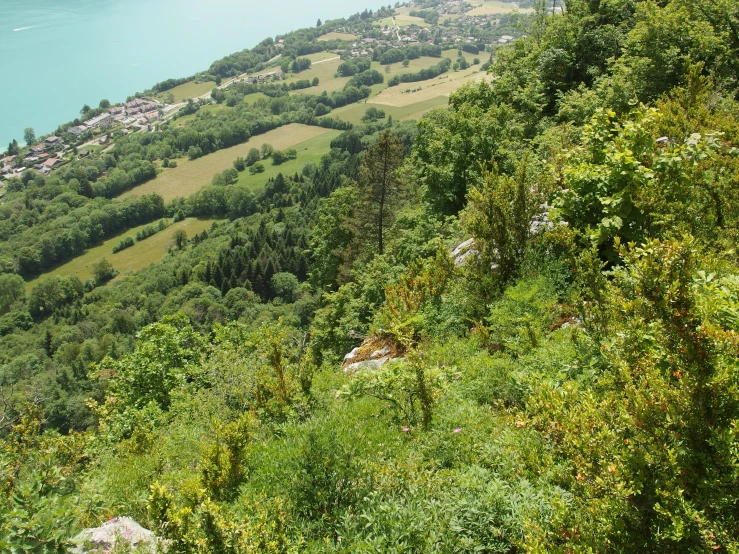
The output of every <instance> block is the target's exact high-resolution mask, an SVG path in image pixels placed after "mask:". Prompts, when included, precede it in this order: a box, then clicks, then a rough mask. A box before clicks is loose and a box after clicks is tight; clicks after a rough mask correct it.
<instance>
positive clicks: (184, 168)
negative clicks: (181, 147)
mask: <svg viewBox="0 0 739 554" xmlns="http://www.w3.org/2000/svg"><path fill="white" fill-rule="evenodd" d="M328 132H329V130H328V129H323V128H321V127H311V126H308V125H300V124H297V123H294V124H291V125H286V126H284V127H280V128H279V129H275V130H274V131H270V132H268V133H265V134H263V135H259V136H256V137H252V138H251V139H250V140H248V141H247V142H245V143H244V144H239V145H237V146H232V147H231V148H224V149H223V150H219V151H218V152H214V153H213V154H209V155H207V156H203V157H202V158H199V159H197V160H193V161H190V160H184V161H182V162H180V163H178V166H177V167H176V168H173V169H166V170H164V171H163V172H162V173H160V174H159V175H158V176H157V177H156V179H153V180H151V181H149V182H148V183H145V184H143V185H141V186H138V187H136V188H134V189H132V190H130V191H128V192H125V193H124V194H122V195H121V197H122V198H126V197H129V196H140V195H143V194H150V193H152V192H155V193H157V194H159V195H160V196H162V197H163V198H164V200H165V201H169V200H172V199H173V198H177V197H188V196H190V195H191V194H192V193H193V192H195V191H196V190H198V189H200V188H201V187H203V186H205V185H207V184H209V183H210V182H211V180H212V179H213V175H215V174H216V173H218V172H219V171H223V170H224V169H226V168H228V167H231V165H232V164H233V161H234V160H235V159H236V158H238V157H239V156H241V157H246V155H247V154H248V152H249V150H250V149H251V148H260V147H261V146H262V144H264V143H269V144H271V145H272V146H274V147H275V148H276V149H278V150H284V149H285V148H291V147H294V146H295V145H297V144H300V143H301V142H304V141H306V140H308V139H311V138H315V137H317V136H320V135H323V134H326V133H328Z"/></svg>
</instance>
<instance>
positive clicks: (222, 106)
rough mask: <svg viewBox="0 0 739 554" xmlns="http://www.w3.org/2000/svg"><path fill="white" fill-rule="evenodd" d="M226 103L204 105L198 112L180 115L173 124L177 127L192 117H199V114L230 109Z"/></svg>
mask: <svg viewBox="0 0 739 554" xmlns="http://www.w3.org/2000/svg"><path fill="white" fill-rule="evenodd" d="M230 109H231V108H229V107H228V106H226V104H210V105H209V106H203V107H202V108H200V109H199V110H198V111H197V112H196V113H193V114H190V115H183V116H182V117H178V118H177V119H176V120H175V121H174V122H173V123H172V125H174V126H175V127H182V126H183V125H184V124H185V123H187V122H188V121H190V120H191V119H195V118H196V117H198V115H199V114H207V113H216V112H220V111H223V110H230Z"/></svg>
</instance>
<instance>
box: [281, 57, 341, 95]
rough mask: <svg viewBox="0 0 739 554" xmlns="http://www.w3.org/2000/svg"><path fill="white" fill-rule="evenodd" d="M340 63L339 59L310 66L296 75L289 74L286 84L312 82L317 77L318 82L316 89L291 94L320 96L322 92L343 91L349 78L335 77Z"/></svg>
mask: <svg viewBox="0 0 739 554" xmlns="http://www.w3.org/2000/svg"><path fill="white" fill-rule="evenodd" d="M341 63H342V61H341V60H339V59H337V60H331V61H330V62H323V63H319V64H315V65H312V66H311V67H310V69H306V70H305V71H301V72H300V73H297V74H293V73H290V74H289V75H288V76H287V79H286V82H287V83H290V82H291V81H298V80H301V79H308V80H309V81H312V80H313V78H314V77H318V81H319V84H318V86H317V87H311V88H308V89H303V90H298V91H293V92H292V93H291V94H306V93H308V94H320V93H322V92H323V91H324V90H325V91H327V92H333V91H335V90H341V89H343V88H344V85H346V83H347V82H348V81H349V77H335V75H336V71H337V70H338V69H339V65H341Z"/></svg>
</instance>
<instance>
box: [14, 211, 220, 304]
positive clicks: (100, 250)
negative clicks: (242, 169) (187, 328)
mask: <svg viewBox="0 0 739 554" xmlns="http://www.w3.org/2000/svg"><path fill="white" fill-rule="evenodd" d="M212 223H213V221H212V220H207V219H195V218H187V219H184V220H182V221H178V222H177V223H173V224H172V225H170V226H169V227H167V228H166V229H164V230H163V231H159V232H158V233H157V234H155V235H152V236H151V237H149V238H147V239H144V240H142V241H141V242H137V243H136V244H134V245H133V246H131V247H130V248H126V249H125V250H121V251H120V252H117V253H116V254H113V247H114V246H115V245H116V244H118V243H119V242H120V241H121V240H122V239H124V238H125V237H127V236H132V237H135V236H136V233H137V232H138V231H140V230H141V229H143V228H144V227H146V226H147V225H154V226H156V224H157V222H156V221H155V222H153V223H148V224H146V225H140V226H139V227H135V228H133V229H129V230H128V231H125V232H123V233H121V234H119V235H116V236H115V237H113V238H110V239H108V240H106V241H105V242H103V243H102V244H101V245H100V246H96V247H94V248H90V249H88V250H86V251H85V252H84V253H83V254H81V255H79V256H77V257H76V258H75V259H73V260H71V261H69V262H67V263H65V264H62V265H60V266H58V267H56V268H55V269H52V270H51V271H49V272H47V273H44V274H43V275H40V276H39V277H37V278H35V279H33V280H31V281H28V282H27V283H26V289H27V290H28V291H30V290H31V289H32V288H33V287H34V286H35V285H37V284H38V283H40V282H41V281H44V280H46V279H49V278H51V277H78V278H79V279H80V280H81V281H83V282H84V281H86V280H87V279H91V278H92V277H93V270H92V267H93V265H95V264H96V263H97V262H99V261H100V260H102V259H103V258H107V260H108V261H109V262H110V263H111V265H112V266H113V267H114V268H115V269H117V270H118V271H119V272H120V273H119V274H118V276H117V277H116V278H115V279H113V281H116V280H118V279H122V278H123V277H124V276H125V274H126V272H128V271H140V270H142V269H144V268H145V267H147V266H149V265H150V264H152V263H154V262H157V261H159V260H161V259H162V257H163V256H164V255H165V254H166V253H167V248H168V247H169V246H170V245H171V243H172V235H173V233H174V232H175V231H179V230H182V231H185V232H186V233H187V235H188V237H192V236H193V235H195V234H197V233H200V232H201V231H204V230H205V229H208V228H210V226H211V224H212Z"/></svg>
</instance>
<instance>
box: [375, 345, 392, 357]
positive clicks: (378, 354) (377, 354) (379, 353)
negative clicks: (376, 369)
mask: <svg viewBox="0 0 739 554" xmlns="http://www.w3.org/2000/svg"><path fill="white" fill-rule="evenodd" d="M388 354H390V347H389V346H387V345H385V346H383V347H382V348H380V349H379V350H375V351H374V352H372V354H370V360H377V359H378V358H384V357H385V356H387V355H388Z"/></svg>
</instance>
